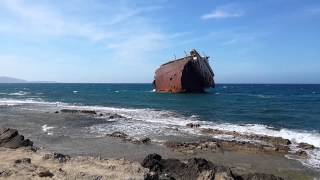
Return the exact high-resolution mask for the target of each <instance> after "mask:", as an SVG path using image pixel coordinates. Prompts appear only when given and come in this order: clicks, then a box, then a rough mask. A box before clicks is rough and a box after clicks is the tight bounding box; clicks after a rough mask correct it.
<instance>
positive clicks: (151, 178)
mask: <svg viewBox="0 0 320 180" xmlns="http://www.w3.org/2000/svg"><path fill="white" fill-rule="evenodd" d="M143 179H144V180H159V175H158V174H156V173H148V174H146V175H145V177H144V178H143Z"/></svg>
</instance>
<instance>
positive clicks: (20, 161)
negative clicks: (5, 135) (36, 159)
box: [14, 158, 31, 164]
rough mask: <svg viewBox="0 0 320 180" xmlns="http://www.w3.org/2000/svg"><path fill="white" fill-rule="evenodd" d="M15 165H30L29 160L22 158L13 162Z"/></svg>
mask: <svg viewBox="0 0 320 180" xmlns="http://www.w3.org/2000/svg"><path fill="white" fill-rule="evenodd" d="M14 163H16V164H30V163H31V159H30V158H22V159H17V160H15V161H14Z"/></svg>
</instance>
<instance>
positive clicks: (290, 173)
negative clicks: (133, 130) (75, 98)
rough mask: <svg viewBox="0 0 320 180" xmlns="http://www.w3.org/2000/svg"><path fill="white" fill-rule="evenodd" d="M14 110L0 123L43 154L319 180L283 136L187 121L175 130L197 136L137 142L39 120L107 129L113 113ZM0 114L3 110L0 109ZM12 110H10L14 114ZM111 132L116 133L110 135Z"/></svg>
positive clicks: (130, 137) (132, 138)
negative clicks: (197, 163) (158, 159)
mask: <svg viewBox="0 0 320 180" xmlns="http://www.w3.org/2000/svg"><path fill="white" fill-rule="evenodd" d="M16 108H17V109H14V108H12V107H9V108H7V109H9V111H10V112H8V115H7V116H4V114H2V117H1V116H0V119H5V118H9V117H10V116H12V117H10V118H9V119H11V120H10V121H9V120H8V121H7V122H6V123H4V124H6V125H8V126H6V127H13V128H17V129H19V132H21V133H22V134H25V135H26V137H28V138H30V139H31V140H33V141H34V142H35V144H36V145H39V146H41V147H42V148H43V150H44V151H49V152H59V153H62V154H68V155H71V157H77V156H81V157H95V158H99V157H101V158H115V159H122V158H124V159H126V160H128V161H129V162H133V163H134V162H135V163H141V162H142V161H143V160H144V158H145V157H146V156H147V155H148V154H152V153H157V154H160V155H161V156H162V157H163V158H165V159H167V158H174V159H179V160H181V161H183V162H184V161H187V160H188V159H190V158H194V157H197V158H204V159H207V160H208V161H211V162H213V163H215V164H217V165H220V166H223V167H229V168H230V169H231V170H233V171H234V172H237V173H239V174H242V173H244V174H245V173H255V172H258V173H267V174H274V175H276V176H280V177H283V178H284V179H312V178H316V177H320V172H319V171H317V170H315V169H310V168H308V167H305V166H303V165H302V164H301V163H300V162H298V161H297V160H291V159H287V158H286V157H285V155H286V154H287V153H290V152H289V149H288V146H290V143H289V142H290V141H288V140H286V139H283V138H281V139H279V138H277V137H266V136H262V135H260V136H258V135H252V134H251V135H244V134H241V133H239V132H233V131H222V130H219V129H208V128H205V127H202V126H201V125H198V124H196V123H193V124H186V125H185V126H184V127H182V126H181V128H186V129H187V130H188V131H197V132H198V131H199V132H202V133H203V134H202V135H201V136H192V135H188V136H172V137H171V138H168V139H167V140H166V141H158V140H157V139H156V138H154V137H150V139H149V140H147V141H146V142H142V140H143V138H141V136H135V135H131V134H130V133H128V134H125V132H119V131H116V129H115V131H111V132H110V133H109V134H108V133H107V134H102V135H101V134H100V135H99V136H95V135H90V134H83V132H77V131H79V129H77V128H73V129H70V128H67V127H66V128H62V129H61V131H57V130H59V129H58V128H57V127H54V128H53V129H51V127H52V126H51V125H50V124H49V123H48V122H49V121H48V122H43V120H44V119H49V120H53V119H54V120H56V121H57V122H58V124H59V123H60V122H61V124H63V125H65V124H69V123H71V124H70V125H71V127H72V122H74V121H78V122H81V123H84V124H87V123H88V122H90V123H91V122H95V123H101V122H100V121H103V122H104V123H106V122H105V120H104V119H105V117H106V116H108V119H111V120H112V121H111V122H110V123H111V124H110V125H112V123H114V120H116V119H117V118H121V116H122V115H121V114H118V113H109V114H108V113H106V112H99V111H97V110H88V109H84V110H83V109H72V108H71V109H63V108H54V109H52V108H50V109H42V110H41V111H40V112H39V111H36V112H35V110H34V109H31V110H30V109H23V108H24V107H23V106H22V107H16ZM2 110H4V109H3V108H2ZM17 110H18V111H17ZM12 112H15V113H14V116H13V114H12ZM100 113H103V118H101V117H100ZM19 118H20V119H19ZM26 119H28V120H32V121H28V123H31V124H30V125H27V126H26V124H25V123H23V121H25V120H26ZM13 120H14V121H19V122H21V121H22V122H21V124H19V123H18V124H17V122H15V124H12V123H13V122H12V121H13ZM39 122H41V124H39ZM4 124H1V126H2V127H4ZM10 124H11V125H10ZM36 124H37V125H36ZM43 124H45V125H46V126H44V125H43ZM35 125H36V126H35ZM27 127H33V129H32V128H31V129H28V128H27ZM39 127H40V129H39ZM172 128H174V129H172V130H173V131H177V132H179V131H180V129H179V128H177V129H175V128H176V127H172ZM73 131H74V132H73ZM51 133H52V134H51ZM113 133H116V135H115V134H113ZM122 133H123V134H122ZM70 135H72V136H70ZM221 135H227V136H230V137H231V136H232V137H237V138H239V139H241V138H242V139H247V140H250V141H230V140H228V139H225V140H224V139H219V138H218V139H217V137H216V136H221ZM259 141H265V142H267V143H265V144H264V145H263V146H262V145H261V143H260V144H255V143H250V142H259ZM304 145H305V147H304V148H305V150H308V148H314V147H312V146H310V145H307V144H304ZM92 147H94V148H92ZM41 151H42V150H41ZM299 153H300V154H299ZM299 153H298V154H293V155H298V156H301V157H304V156H305V155H306V154H305V153H304V152H303V151H300V152H299Z"/></svg>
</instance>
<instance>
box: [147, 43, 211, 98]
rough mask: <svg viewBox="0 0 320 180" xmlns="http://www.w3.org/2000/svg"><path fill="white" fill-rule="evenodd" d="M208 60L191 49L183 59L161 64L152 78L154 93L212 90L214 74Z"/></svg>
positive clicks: (207, 57)
mask: <svg viewBox="0 0 320 180" xmlns="http://www.w3.org/2000/svg"><path fill="white" fill-rule="evenodd" d="M208 59H209V56H201V55H200V54H199V53H198V52H197V51H196V50H195V49H193V50H191V51H190V53H189V54H186V56H185V57H183V58H180V59H175V60H172V61H169V62H167V63H165V64H162V65H161V66H160V67H159V68H158V69H157V70H156V72H155V76H154V81H153V86H154V88H155V90H156V92H171V93H183V92H204V90H205V89H207V88H213V87H214V86H215V83H214V78H213V77H214V73H213V71H212V69H211V67H210V65H209V61H208Z"/></svg>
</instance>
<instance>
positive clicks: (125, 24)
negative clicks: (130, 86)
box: [0, 0, 171, 62]
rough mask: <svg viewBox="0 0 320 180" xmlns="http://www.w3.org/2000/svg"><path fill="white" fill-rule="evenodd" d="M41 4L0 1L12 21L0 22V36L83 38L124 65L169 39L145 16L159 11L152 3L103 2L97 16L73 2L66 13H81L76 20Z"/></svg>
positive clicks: (160, 47)
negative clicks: (107, 51) (74, 4)
mask: <svg viewBox="0 0 320 180" xmlns="http://www.w3.org/2000/svg"><path fill="white" fill-rule="evenodd" d="M35 2H36V3H35ZM41 2H42V1H29V2H28V3H27V1H23V0H3V1H1V2H0V5H1V6H2V8H5V10H6V11H7V12H9V13H7V14H6V15H8V14H9V17H10V19H12V21H11V22H10V23H8V22H4V23H3V22H1V21H0V33H9V34H10V33H15V34H18V35H19V36H22V37H26V38H31V37H30V36H34V37H40V39H41V37H44V38H50V37H55V38H60V37H61V38H64V37H75V38H83V39H85V40H88V41H90V42H95V43H99V45H101V46H104V47H105V48H107V49H109V50H111V51H112V52H111V54H112V55H113V58H115V59H117V61H124V62H130V60H131V61H133V60H134V59H139V58H140V59H141V57H143V56H144V55H146V53H149V52H153V51H157V50H159V49H162V48H163V47H164V46H165V44H170V43H166V42H167V41H169V40H170V39H171V35H169V34H167V33H165V32H163V31H161V28H160V27H159V26H157V25H155V24H153V23H152V19H151V18H150V17H148V16H147V15H145V14H148V13H152V12H154V11H157V10H159V9H161V8H162V6H161V5H157V4H156V3H153V4H152V5H145V6H138V5H135V4H133V5H132V4H131V3H129V1H128V2H127V1H126V0H124V1H122V2H121V3H118V4H117V3H114V2H107V1H105V2H103V3H104V4H99V8H100V10H101V9H102V10H103V12H99V13H97V12H95V10H96V9H92V7H90V8H88V7H86V5H83V4H81V3H82V2H84V4H85V1H81V0H80V1H79V0H78V1H76V2H77V3H78V6H76V7H71V8H73V9H70V7H68V8H69V9H68V10H69V11H71V12H74V11H76V10H78V9H81V10H82V11H84V12H87V14H81V15H78V16H77V15H73V14H71V13H66V12H64V11H62V10H60V9H59V8H57V7H54V6H52V4H43V3H42V4H41ZM110 3H111V4H110ZM64 8H65V7H64ZM74 9H76V10H74ZM0 10H1V7H0ZM80 13H82V12H80ZM101 13H103V14H101ZM101 17H103V18H101ZM99 18H100V19H99ZM108 59H110V57H109V58H108Z"/></svg>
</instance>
